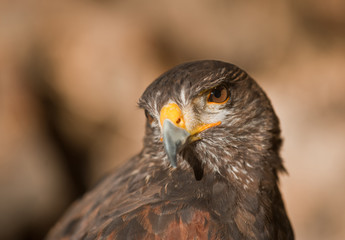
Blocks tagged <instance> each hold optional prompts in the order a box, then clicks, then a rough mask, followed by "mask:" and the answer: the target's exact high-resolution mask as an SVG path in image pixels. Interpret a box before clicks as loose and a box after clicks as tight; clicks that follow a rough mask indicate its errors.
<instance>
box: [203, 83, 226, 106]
mask: <svg viewBox="0 0 345 240" xmlns="http://www.w3.org/2000/svg"><path fill="white" fill-rule="evenodd" d="M228 100H229V91H228V89H227V88H226V87H225V86H218V87H216V88H214V89H212V90H211V92H210V93H209V95H208V98H207V102H209V103H225V102H226V101H228Z"/></svg>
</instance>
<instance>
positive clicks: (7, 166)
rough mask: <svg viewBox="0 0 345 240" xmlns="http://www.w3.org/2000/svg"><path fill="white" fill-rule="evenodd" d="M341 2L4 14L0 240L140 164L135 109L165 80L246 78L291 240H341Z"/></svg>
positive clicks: (344, 193) (1, 6)
mask: <svg viewBox="0 0 345 240" xmlns="http://www.w3.org/2000/svg"><path fill="white" fill-rule="evenodd" d="M344 13H345V2H344V1H342V0H330V1H321V0H313V1H312V0H302V1H300V0H293V1H287V0H285V1H284V0H283V1H274V0H264V1H234V0H232V1H230V0H216V1H214V0H213V1H211V0H191V1H182V0H180V1H158V0H157V1H152V0H147V1H140V0H130V1H129V0H127V1H124V0H123V1H119V0H118V1H110V0H103V1H101V0H99V1H96V0H94V1H76V0H75V1H67V0H62V1H61V0H60V1H55V2H54V1H38V0H36V1H35V0H26V1H16V0H15V1H4V0H3V1H1V2H0V194H1V195H0V239H40V238H42V237H43V236H44V235H45V234H46V231H47V230H48V229H49V227H50V226H51V225H52V224H53V223H54V222H55V221H56V219H57V218H58V217H59V216H60V215H61V214H62V212H63V211H64V209H65V208H66V207H67V206H68V205H69V204H70V202H71V201H73V199H75V198H76V197H78V196H80V194H82V193H83V192H84V191H85V190H86V189H88V188H90V187H91V186H92V185H93V184H94V183H95V182H96V181H97V180H98V179H99V178H100V177H101V176H102V175H104V174H105V173H106V172H109V171H111V169H113V168H115V167H116V166H118V164H119V163H121V162H123V161H125V160H126V159H127V158H129V157H130V156H132V155H133V154H135V153H136V152H138V151H139V150H140V148H141V142H142V136H143V133H144V130H143V127H144V114H143V112H142V111H141V110H139V109H138V108H137V107H136V102H137V100H138V98H139V97H140V95H141V93H142V92H143V91H144V89H145V87H146V86H147V85H148V84H149V83H150V82H151V81H152V80H153V79H154V78H156V77H157V76H158V75H159V74H161V73H162V72H164V71H165V70H167V69H169V68H171V67H172V66H174V65H176V64H178V63H182V62H185V61H190V60H197V59H220V60H224V61H228V62H232V63H234V64H236V65H238V66H240V67H242V68H243V69H245V70H246V71H247V72H248V73H249V74H250V75H251V76H253V77H254V78H255V79H256V80H257V81H258V82H259V84H260V85H261V86H262V87H263V88H264V89H265V90H266V92H267V93H268V95H269V96H270V98H271V100H272V101H273V105H274V107H275V109H276V112H277V114H278V115H279V117H280V119H281V125H282V130H283V136H284V139H285V143H284V148H283V151H282V155H283V157H284V160H285V164H286V167H287V169H288V171H289V175H288V176H287V175H284V176H282V178H281V188H282V191H283V194H284V199H285V202H286V205H287V209H288V212H289V215H290V217H291V220H292V223H293V226H294V229H295V232H296V236H297V238H298V239H316V240H317V239H331V240H332V239H345V208H344V204H345V187H344V183H345V14H344Z"/></svg>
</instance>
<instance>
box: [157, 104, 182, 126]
mask: <svg viewBox="0 0 345 240" xmlns="http://www.w3.org/2000/svg"><path fill="white" fill-rule="evenodd" d="M165 119H170V120H171V121H172V122H173V123H174V124H175V125H176V126H178V127H180V128H184V129H185V128H186V125H185V122H184V119H183V114H182V111H181V109H180V108H179V106H178V105H177V104H176V103H169V104H167V105H165V106H164V107H163V108H162V110H161V116H160V121H161V125H162V126H163V122H164V120H165Z"/></svg>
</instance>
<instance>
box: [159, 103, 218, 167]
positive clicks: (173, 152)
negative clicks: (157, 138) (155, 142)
mask: <svg viewBox="0 0 345 240" xmlns="http://www.w3.org/2000/svg"><path fill="white" fill-rule="evenodd" d="M160 122H161V125H162V126H163V144H164V148H165V152H166V153H167V155H168V159H169V161H170V164H171V165H172V166H173V167H174V168H175V167H176V166H177V154H178V153H179V152H180V151H181V149H182V148H183V146H184V144H185V143H186V142H187V139H188V138H190V137H193V136H194V135H196V134H198V133H200V132H202V131H204V130H206V129H208V128H211V127H214V126H217V125H219V124H221V122H216V123H209V124H204V123H202V124H199V125H197V126H196V127H195V128H193V129H191V130H187V129H186V125H185V119H184V118H183V114H182V111H181V109H180V108H179V107H178V105H177V104H176V103H169V104H167V105H165V106H164V107H163V108H162V110H161V114H160ZM197 139H198V138H195V139H191V141H194V140H197Z"/></svg>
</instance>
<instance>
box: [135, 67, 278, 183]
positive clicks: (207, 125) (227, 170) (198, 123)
mask: <svg viewBox="0 0 345 240" xmlns="http://www.w3.org/2000/svg"><path fill="white" fill-rule="evenodd" d="M139 106H140V107H141V108H143V109H145V114H146V117H147V125H146V136H145V141H144V150H146V152H147V154H148V155H150V156H151V157H152V158H154V157H159V158H162V159H166V160H168V162H169V163H170V165H171V167H172V168H176V167H177V166H179V165H180V166H181V167H182V168H186V167H192V168H193V170H194V173H195V177H196V179H197V180H200V179H201V178H202V176H203V174H204V170H207V171H213V172H217V173H219V174H220V175H228V176H230V177H232V178H235V179H241V180H242V181H250V180H248V178H247V177H246V175H247V172H248V168H251V169H255V168H257V170H259V169H260V168H262V166H263V164H264V165H267V166H269V167H268V168H265V169H271V170H272V172H273V175H276V170H282V169H283V166H282V163H281V159H280V157H279V148H280V145H281V138H280V128H279V121H278V118H277V117H276V115H275V113H274V110H273V108H272V106H271V103H270V101H269V99H268V98H267V96H266V94H265V93H264V92H263V90H262V89H261V88H260V87H259V86H258V85H257V84H256V82H255V81H254V80H253V79H252V78H251V77H249V75H248V74H247V73H246V72H244V71H243V70H241V69H239V68H238V67H236V66H234V65H232V64H229V63H225V62H220V61H198V62H191V63H185V64H182V65H179V66H177V67H175V68H173V69H171V70H169V71H168V72H166V73H164V74H163V75H161V76H160V77H158V78H157V79H156V80H155V81H154V82H153V83H152V84H151V85H150V86H149V87H148V88H147V89H146V90H145V92H144V93H143V95H142V97H141V98H140V100H139ZM257 174H262V173H260V172H258V173H257ZM250 179H253V178H250Z"/></svg>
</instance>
